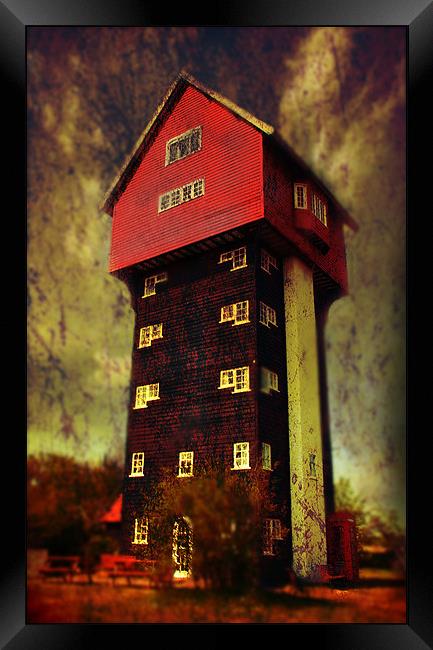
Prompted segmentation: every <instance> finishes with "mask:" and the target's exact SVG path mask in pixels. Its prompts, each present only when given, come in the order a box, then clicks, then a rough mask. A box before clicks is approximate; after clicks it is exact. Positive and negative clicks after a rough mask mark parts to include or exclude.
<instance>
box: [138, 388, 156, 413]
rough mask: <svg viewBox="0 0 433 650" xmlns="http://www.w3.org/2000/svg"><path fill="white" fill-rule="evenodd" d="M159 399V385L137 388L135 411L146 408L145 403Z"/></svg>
mask: <svg viewBox="0 0 433 650" xmlns="http://www.w3.org/2000/svg"><path fill="white" fill-rule="evenodd" d="M155 399H159V384H146V385H145V386H137V390H136V393H135V406H134V408H135V409H145V408H147V402H151V401H153V400H155Z"/></svg>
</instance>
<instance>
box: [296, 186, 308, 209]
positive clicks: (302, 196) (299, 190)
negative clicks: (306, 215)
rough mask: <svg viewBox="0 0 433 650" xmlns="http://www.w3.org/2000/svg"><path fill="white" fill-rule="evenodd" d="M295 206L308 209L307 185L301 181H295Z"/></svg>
mask: <svg viewBox="0 0 433 650" xmlns="http://www.w3.org/2000/svg"><path fill="white" fill-rule="evenodd" d="M293 196H294V200H295V208H298V209H301V210H306V209H307V186H306V185H303V184H301V183H295V187H294V192H293Z"/></svg>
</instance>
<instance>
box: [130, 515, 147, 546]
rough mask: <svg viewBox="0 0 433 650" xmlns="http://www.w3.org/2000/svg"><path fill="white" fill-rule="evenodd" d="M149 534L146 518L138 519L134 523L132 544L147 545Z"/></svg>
mask: <svg viewBox="0 0 433 650" xmlns="http://www.w3.org/2000/svg"><path fill="white" fill-rule="evenodd" d="M148 534H149V520H148V518H147V517H139V518H138V519H136V520H135V522H134V539H133V541H132V543H133V544H147V543H148Z"/></svg>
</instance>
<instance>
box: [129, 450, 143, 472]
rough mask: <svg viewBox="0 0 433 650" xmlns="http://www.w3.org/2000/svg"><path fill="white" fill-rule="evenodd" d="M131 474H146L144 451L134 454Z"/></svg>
mask: <svg viewBox="0 0 433 650" xmlns="http://www.w3.org/2000/svg"><path fill="white" fill-rule="evenodd" d="M129 476H130V477H131V476H144V452H143V451H138V452H136V453H134V454H132V463H131V473H130V475H129Z"/></svg>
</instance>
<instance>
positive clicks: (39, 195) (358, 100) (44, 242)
mask: <svg viewBox="0 0 433 650" xmlns="http://www.w3.org/2000/svg"><path fill="white" fill-rule="evenodd" d="M27 48H28V49H27V53H28V69H27V74H28V95H27V96H28V282H29V290H28V299H29V308H28V407H29V408H28V451H29V453H40V452H57V453H64V454H69V455H73V456H75V457H77V458H80V459H83V460H90V461H93V462H96V463H98V462H100V460H101V459H102V458H103V457H104V456H109V457H115V458H118V459H119V460H121V461H123V456H124V447H125V439H126V415H127V408H128V384H129V373H130V354H131V346H132V331H133V312H132V310H131V309H130V307H129V297H128V293H127V290H126V288H125V287H124V285H123V284H122V283H121V282H120V281H118V280H116V279H114V278H112V277H111V276H109V275H108V272H107V263H108V251H109V244H110V218H109V217H108V216H107V215H105V214H103V213H102V212H101V211H100V210H99V207H98V206H99V205H100V203H101V200H102V198H103V196H104V193H105V191H106V189H107V188H108V186H109V185H110V183H111V181H112V179H113V177H114V176H115V175H116V173H117V171H118V168H119V166H120V165H121V164H122V163H123V161H124V159H125V157H126V155H127V154H128V152H129V151H130V150H131V148H132V146H133V144H134V143H135V141H136V140H137V138H138V136H139V135H140V133H141V131H142V130H143V128H144V127H145V126H146V124H147V122H148V120H149V119H150V117H151V116H152V113H153V112H154V110H155V107H156V105H157V104H158V102H159V101H160V99H161V97H162V96H163V95H164V93H165V92H166V90H167V87H168V86H169V85H170V83H171V82H172V81H173V79H174V78H175V77H176V75H177V74H178V72H179V71H180V69H182V68H185V69H187V70H188V71H189V72H190V73H191V74H192V75H193V76H195V77H196V78H198V79H199V80H200V81H202V82H203V83H204V84H206V85H208V86H210V87H211V88H214V89H215V90H217V91H219V92H221V93H222V94H223V95H225V96H227V97H228V98H229V99H231V100H233V101H235V102H236V103H238V104H239V105H240V106H242V107H244V108H246V109H247V110H249V111H250V112H252V113H253V114H255V115H256V116H257V117H259V118H261V119H263V120H265V121H267V122H269V123H271V124H272V125H274V126H275V127H276V129H277V130H279V132H280V133H281V135H282V136H283V138H284V139H285V140H286V141H287V142H288V143H289V144H290V145H291V146H292V147H293V148H294V149H295V150H296V151H297V153H298V154H299V155H300V156H301V157H302V158H304V160H305V161H306V162H307V163H308V164H309V165H310V166H311V168H312V169H313V170H314V171H315V173H316V174H317V175H318V176H319V177H320V178H322V180H323V181H324V183H325V184H326V185H327V186H328V187H329V188H330V189H331V190H332V191H333V193H334V194H335V196H336V197H337V198H338V199H339V201H340V202H341V203H342V204H343V205H344V206H345V207H346V208H347V210H348V211H349V212H350V213H351V215H352V216H353V217H354V218H355V220H356V221H357V222H358V224H359V231H358V232H357V233H353V232H351V231H347V233H346V242H347V262H348V272H349V282H350V293H349V295H348V296H346V297H344V298H342V299H340V300H339V301H337V302H336V303H334V305H333V306H332V308H331V311H330V315H329V319H328V325H327V331H326V345H327V363H328V383H329V403H330V423H331V438H332V449H333V460H334V473H335V478H336V479H338V478H339V477H341V476H344V477H348V478H349V479H350V480H351V482H352V484H353V487H354V488H355V490H356V491H357V492H359V493H360V494H361V496H363V497H365V498H366V499H367V502H368V503H369V504H370V505H371V508H372V509H373V508H380V509H386V510H388V509H391V508H392V509H396V510H397V511H398V512H399V513H400V516H401V517H403V516H404V508H405V490H406V488H405V227H406V223H405V218H406V213H405V191H406V188H405V137H406V134H405V120H406V115H405V110H406V105H405V93H406V88H405V66H406V61H405V29H404V28H402V27H349V28H344V27H315V28H314V27H313V28H311V27H308V28H307V27H243V28H240V27H236V28H235V27H232V28H229V27H221V28H219V27H211V28H205V27H204V28H202V27H186V28H180V27H177V28H170V27H161V28H153V27H145V28H137V27H133V28H119V27H114V28H83V27H77V28H62V27H49V28H39V27H30V28H28V34H27Z"/></svg>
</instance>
